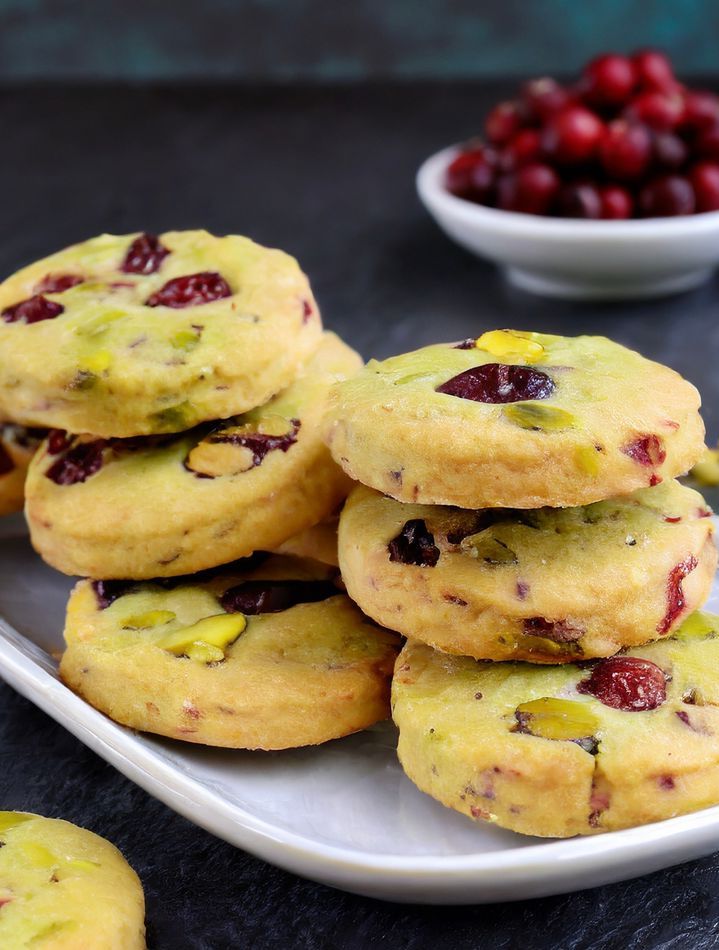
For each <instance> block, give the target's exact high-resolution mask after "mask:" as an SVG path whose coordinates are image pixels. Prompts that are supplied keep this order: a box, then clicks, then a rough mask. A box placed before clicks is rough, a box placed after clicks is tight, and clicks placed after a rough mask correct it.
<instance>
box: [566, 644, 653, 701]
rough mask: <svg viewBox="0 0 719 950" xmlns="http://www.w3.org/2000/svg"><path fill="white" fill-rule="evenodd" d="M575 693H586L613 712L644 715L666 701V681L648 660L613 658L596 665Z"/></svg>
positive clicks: (635, 657) (629, 657) (630, 657)
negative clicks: (616, 710)
mask: <svg viewBox="0 0 719 950" xmlns="http://www.w3.org/2000/svg"><path fill="white" fill-rule="evenodd" d="M577 692H578V693H588V694H589V695H590V696H594V697H596V699H598V700H599V701H600V703H604V705H605V706H610V707H611V708H612V709H622V710H624V712H645V711H647V710H649V709H656V708H657V706H661V704H662V703H663V702H664V701H665V699H666V698H667V680H666V676H665V675H664V671H663V670H662V669H660V668H659V667H658V666H657V665H656V663H652V662H651V661H650V660H642V659H641V658H640V657H638V656H613V657H610V658H609V659H608V660H602V661H601V662H600V663H598V664H597V666H595V667H594V669H593V670H592V673H591V675H590V676H589V677H588V678H587V679H585V680H582V681H581V682H580V683H579V684H578V685H577Z"/></svg>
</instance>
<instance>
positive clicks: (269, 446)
mask: <svg viewBox="0 0 719 950" xmlns="http://www.w3.org/2000/svg"><path fill="white" fill-rule="evenodd" d="M290 425H291V428H290V431H289V432H285V433H284V435H267V434H266V433H264V432H252V433H250V434H248V435H241V434H240V433H237V432H228V433H222V432H218V433H217V434H216V435H211V436H210V441H211V442H231V443H232V445H241V446H243V447H244V448H246V449H249V450H250V452H252V464H253V465H255V466H257V465H261V464H262V462H263V460H264V458H265V456H266V455H267V453H268V452H273V451H274V450H275V449H279V450H280V452H286V451H287V450H288V449H289V448H290V446H291V445H294V444H295V442H296V441H297V433H298V432H299V431H300V426H301V425H302V423H301V422H300V420H299V419H290Z"/></svg>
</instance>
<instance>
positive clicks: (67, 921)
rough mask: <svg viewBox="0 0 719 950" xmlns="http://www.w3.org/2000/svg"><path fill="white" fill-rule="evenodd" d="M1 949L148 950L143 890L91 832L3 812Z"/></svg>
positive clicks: (111, 849) (110, 849)
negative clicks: (146, 948)
mask: <svg viewBox="0 0 719 950" xmlns="http://www.w3.org/2000/svg"><path fill="white" fill-rule="evenodd" d="M0 946H2V947H4V948H5V950H21V948H28V950H29V948H31V947H43V948H47V950H81V948H87V950H90V948H92V950H144V947H145V899H144V896H143V893H142V885H141V884H140V881H139V879H138V877H137V875H136V874H135V872H134V871H133V870H132V868H131V867H130V865H129V864H128V863H127V861H125V859H124V858H123V856H122V855H121V854H120V852H119V851H118V850H117V848H115V847H114V846H113V845H111V844H110V842H109V841H106V840H105V839H104V838H100V837H99V836H98V835H96V834H93V833H92V832H91V831H86V830H85V829H84V828H78V827H77V826H76V825H72V824H70V822H68V821H61V820H59V819H56V818H41V817H40V816H39V815H31V814H28V813H27V812H19V811H0Z"/></svg>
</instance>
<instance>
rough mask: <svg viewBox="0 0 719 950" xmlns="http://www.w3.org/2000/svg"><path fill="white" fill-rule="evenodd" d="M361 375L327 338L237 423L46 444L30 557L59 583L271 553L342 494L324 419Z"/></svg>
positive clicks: (33, 495)
mask: <svg viewBox="0 0 719 950" xmlns="http://www.w3.org/2000/svg"><path fill="white" fill-rule="evenodd" d="M361 365H362V363H361V360H360V358H359V356H358V355H357V354H356V353H355V352H354V350H351V349H350V348H349V347H348V346H346V345H345V344H344V343H343V342H342V341H341V340H340V339H339V338H338V337H337V336H335V335H334V334H333V333H326V334H325V335H324V339H323V341H322V343H321V345H320V347H319V349H318V350H317V351H316V352H315V354H314V356H313V357H312V358H311V359H310V361H309V362H308V363H307V364H306V366H305V368H304V370H303V372H302V375H301V376H299V377H298V378H297V379H296V380H295V382H294V383H292V384H291V385H290V386H289V387H288V388H287V389H286V390H284V391H283V392H282V393H280V394H279V395H278V396H276V397H275V398H274V399H271V400H270V401H269V402H268V403H266V404H265V405H264V406H262V407H261V408H259V409H254V410H252V411H251V412H248V413H245V414H243V415H242V416H238V417H235V418H232V419H226V420H224V421H223V422H215V423H211V424H209V425H206V426H200V427H198V428H195V429H192V430H190V431H189V432H183V433H181V434H180V435H175V436H166V437H159V438H158V437H152V436H150V437H146V438H138V439H133V440H120V439H109V440H108V439H95V438H93V437H92V436H87V437H70V436H65V435H64V434H63V433H59V432H55V433H53V434H52V435H51V436H50V437H49V438H48V440H47V441H46V442H45V443H44V445H43V446H42V448H41V450H40V451H39V452H38V454H37V457H36V458H35V460H34V462H33V464H32V465H31V467H30V471H29V473H28V479H27V486H26V495H27V506H26V508H27V518H28V523H29V525H30V533H31V538H32V542H33V544H34V545H35V548H36V549H37V550H38V551H39V553H40V554H41V555H42V556H43V558H44V559H45V560H46V561H47V562H48V563H49V564H52V566H53V567H55V568H57V569H58V570H60V571H63V572H64V573H66V574H79V575H81V576H84V577H104V578H112V577H116V578H117V577H119V578H122V577H135V578H151V577H172V576H176V575H178V574H188V573H191V572H193V571H199V570H203V569H204V568H208V567H214V566H215V565H217V564H226V563H228V562H229V561H233V560H235V559H236V558H238V557H246V556H247V555H249V554H252V552H253V551H257V550H271V549H273V548H276V547H278V546H279V545H280V544H282V543H283V542H285V541H287V540H288V539H289V538H291V537H292V536H293V535H296V534H297V533H298V532H300V531H303V530H304V529H305V528H309V527H311V526H312V525H315V524H317V522H318V521H320V520H321V519H322V518H324V517H325V516H327V515H329V514H330V513H331V512H332V511H334V509H335V508H336V507H337V505H338V504H339V503H340V502H341V501H342V500H343V499H344V497H345V495H346V494H347V492H348V490H349V479H348V478H347V476H346V475H345V474H344V473H343V472H342V470H341V469H340V468H339V467H338V466H337V465H336V464H335V463H334V461H333V460H332V457H331V455H330V453H329V451H328V450H327V448H326V446H325V444H324V442H323V441H322V431H321V419H322V414H323V411H324V407H325V403H326V398H327V391H328V389H329V386H330V385H331V384H332V383H333V382H335V381H336V380H338V379H341V378H344V377H346V376H349V375H351V374H352V373H354V372H356V371H357V370H358V369H359V367H360V366H361Z"/></svg>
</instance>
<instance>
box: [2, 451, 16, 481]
mask: <svg viewBox="0 0 719 950" xmlns="http://www.w3.org/2000/svg"><path fill="white" fill-rule="evenodd" d="M14 468H15V463H14V462H13V460H12V459H11V458H10V453H9V452H8V451H7V449H6V448H5V446H4V445H2V444H0V475H7V473H8V472H12V470H13V469H14Z"/></svg>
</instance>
